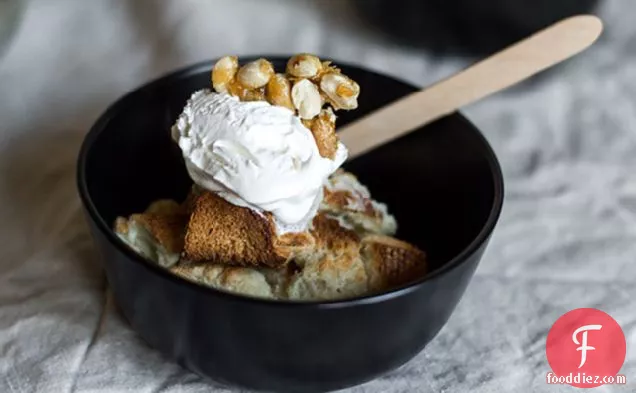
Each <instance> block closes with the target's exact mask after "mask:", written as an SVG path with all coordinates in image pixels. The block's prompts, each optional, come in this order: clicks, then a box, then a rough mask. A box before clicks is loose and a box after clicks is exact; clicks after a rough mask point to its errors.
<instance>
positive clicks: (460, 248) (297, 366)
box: [78, 58, 503, 392]
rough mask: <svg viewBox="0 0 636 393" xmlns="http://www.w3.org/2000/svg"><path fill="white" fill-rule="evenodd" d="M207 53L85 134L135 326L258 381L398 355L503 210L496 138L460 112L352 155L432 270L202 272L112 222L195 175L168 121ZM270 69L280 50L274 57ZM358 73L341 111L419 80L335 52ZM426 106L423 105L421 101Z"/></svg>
mask: <svg viewBox="0 0 636 393" xmlns="http://www.w3.org/2000/svg"><path fill="white" fill-rule="evenodd" d="M212 64H213V63H212V62H206V63H202V64H198V65H195V66H192V67H189V68H187V69H184V70H181V71H178V72H176V73H173V74H171V75H168V76H165V77H163V78H161V79H159V80H156V81H154V82H152V83H150V84H148V85H146V86H143V87H141V88H140V89H138V90H136V91H134V92H132V93H130V94H128V95H126V96H125V97H123V98H122V99H120V100H119V101H117V102H116V103H115V104H114V105H113V106H112V107H110V108H109V109H108V110H107V111H106V113H105V114H104V115H103V116H102V117H101V118H100V119H99V120H98V121H97V123H96V124H95V125H94V126H93V128H92V129H91V131H90V132H89V133H88V135H87V136H86V139H85V141H84V144H83V146H82V149H81V152H80V155H79V162H78V186H79V193H80V195H81V199H82V202H83V204H84V208H85V211H86V216H87V217H88V222H89V224H90V228H91V232H92V235H93V237H94V239H95V242H96V244H97V249H98V251H99V253H100V254H101V257H102V261H103V266H104V269H105V271H106V275H107V278H108V282H109V284H110V286H111V288H112V291H113V293H114V296H115V299H116V302H117V304H118V306H119V308H120V309H121V312H122V313H123V315H124V316H125V318H126V319H127V320H128V321H129V322H130V324H131V325H132V327H133V329H135V330H136V331H137V332H138V333H139V335H140V336H141V337H142V338H143V339H144V340H145V341H147V342H148V344H150V345H151V346H152V347H154V348H157V349H158V350H160V351H161V352H163V353H164V354H165V355H167V356H168V357H169V358H170V359H173V360H175V361H177V362H179V363H180V364H182V365H183V366H185V367H186V368H188V369H190V370H192V371H195V372H197V373H199V374H201V375H204V376H207V377H209V378H210V379H212V380H214V381H217V382H220V383H225V384H230V385H234V386H240V387H245V388H251V389H256V390H268V391H278V392H281V391H294V392H300V391H328V390H334V389H339V388H345V387H347V386H352V385H356V384H359V383H362V382H365V381H368V380H371V379H373V378H375V377H377V376H379V375H382V374H383V373H386V372H388V371H390V370H392V369H395V368H397V367H399V366H400V365H402V364H404V363H405V362H407V361H408V360H410V359H411V358H412V357H413V356H415V355H416V354H417V353H418V352H420V351H421V350H422V349H423V348H424V346H425V345H426V344H427V343H428V342H429V341H430V340H431V339H432V338H433V337H435V335H436V334H437V333H438V332H439V330H440V329H441V328H442V327H443V326H444V324H445V323H446V321H447V320H448V318H449V316H450V315H451V313H452V312H453V309H454V308H455V306H456V305H457V302H458V301H459V299H460V298H461V296H462V294H463V293H464V290H465V289H466V286H467V285H468V282H469V280H470V278H471V276H472V275H473V272H474V271H475V268H476V267H477V264H478V262H479V260H480V258H481V255H482V253H483V251H484V248H485V247H486V244H487V242H488V239H489V237H490V235H491V233H492V231H493V229H494V227H495V223H496V222H497V219H498V217H499V213H500V210H501V207H502V199H503V183H502V175H501V171H500V168H499V165H498V163H497V159H496V157H495V155H494V154H493V151H492V150H491V148H490V146H489V145H488V143H487V142H486V140H485V139H484V137H483V136H482V134H480V132H479V131H478V130H477V129H476V128H475V127H474V126H473V125H472V124H471V123H470V122H468V121H467V120H466V119H465V118H464V117H463V116H461V115H460V114H453V115H451V116H448V117H446V118H443V119H441V120H439V121H437V122H435V123H433V124H431V125H429V126H427V127H425V128H424V129H422V130H419V131H417V132H414V133H412V134H410V135H407V136H406V137H403V138H401V139H399V140H397V141H395V142H393V143H391V144H389V145H386V146H383V147H381V148H378V149H377V150H375V151H373V152H370V153H368V154H367V155H365V156H362V157H360V158H357V159H355V160H353V161H352V162H349V163H347V164H346V168H347V169H349V170H351V171H353V172H354V173H355V174H357V175H358V176H359V178H360V179H361V181H362V182H363V183H364V184H366V185H368V186H369V188H370V190H371V192H372V194H373V195H374V196H375V197H376V198H377V199H378V200H380V201H384V202H387V203H388V205H389V207H390V210H391V211H392V212H393V213H394V214H395V215H396V217H397V219H398V223H399V225H400V229H399V234H398V235H399V237H400V238H403V239H405V240H408V241H411V242H413V243H415V244H417V245H419V246H420V247H421V248H423V249H424V250H426V252H427V253H428V255H429V258H430V263H431V267H432V271H431V272H430V274H428V276H427V277H425V278H423V279H422V280H420V281H419V282H417V283H414V284H412V285H409V286H407V287H403V288H397V289H395V290H393V291H390V292H387V293H384V294H380V295H377V296H368V297H364V298H358V299H353V300H346V301H335V302H322V303H293V302H275V301H269V300H260V299H254V298H249V297H244V296H240V295H233V294H229V293H225V292H221V291H218V290H215V289H211V288H207V287H204V286H201V285H197V284H194V283H191V282H188V281H185V280H183V279H180V278H178V277H176V276H173V275H172V274H170V273H169V272H167V271H166V270H164V269H162V268H161V267H158V266H156V265H154V264H153V263H152V262H150V261H148V260H146V259H144V258H142V257H140V256H139V255H137V254H135V252H133V251H132V250H130V249H129V248H128V247H127V246H126V245H125V244H124V243H122V242H121V241H120V240H119V239H118V238H117V237H116V235H115V234H114V233H113V232H112V230H111V226H112V223H113V221H114V220H115V217H116V216H118V215H128V214H131V213H134V212H139V211H142V210H143V209H145V208H146V206H147V205H148V204H149V203H150V202H151V201H153V200H155V199H157V198H176V199H178V200H180V199H182V198H184V197H185V195H186V192H187V190H188V187H189V185H190V179H189V178H188V175H187V172H186V170H185V168H184V164H183V162H182V159H181V156H180V153H179V150H178V147H177V146H176V145H175V144H174V143H173V142H172V141H171V139H170V131H169V130H170V126H171V125H172V124H173V122H174V121H175V119H176V118H177V116H178V114H179V113H180V112H181V110H182V108H183V106H184V104H185V102H186V100H187V98H188V97H189V96H190V94H191V93H192V92H193V91H195V90H197V89H200V88H205V87H208V86H209V84H210V78H209V71H210V69H211V66H212ZM274 64H275V66H276V68H277V69H283V66H284V60H283V59H280V58H276V59H275V61H274ZM337 64H338V65H340V66H342V69H343V72H345V73H346V74H348V75H350V76H351V77H352V78H353V79H354V80H356V81H357V82H359V84H360V86H361V87H362V95H361V97H360V108H359V109H358V110H357V111H353V112H350V113H344V114H342V115H341V116H340V124H344V123H346V122H347V121H350V120H351V119H354V118H355V117H357V116H360V115H362V114H364V113H365V112H369V111H372V110H374V109H376V108H378V107H381V106H383V105H384V104H386V103H388V102H390V101H393V100H395V99H397V98H398V97H400V96H403V95H405V94H407V93H409V92H411V91H413V90H415V87H414V86H411V85H408V84H406V83H403V82H400V81H398V80H395V79H393V78H390V77H387V76H383V75H380V74H377V73H374V72H371V71H366V70H362V69H360V68H356V67H350V66H346V65H343V64H341V63H337ZM422 110H426V108H422Z"/></svg>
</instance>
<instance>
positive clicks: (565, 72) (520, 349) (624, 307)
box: [0, 0, 636, 393]
mask: <svg viewBox="0 0 636 393" xmlns="http://www.w3.org/2000/svg"><path fill="white" fill-rule="evenodd" d="M25 4H26V12H25V15H24V19H23V20H22V24H21V26H20V30H19V31H18V33H17V35H16V36H15V37H14V40H13V42H12V45H11V47H10V48H8V50H7V51H6V52H5V54H4V56H3V57H2V58H0V148H1V153H0V182H1V183H0V184H1V187H0V206H1V208H0V223H2V225H0V233H1V236H2V237H1V238H0V239H1V240H2V258H0V392H3V393H29V392H54V393H58V392H81V393H88V392H135V393H138V392H147V393H150V392H191V393H194V392H222V391H229V390H227V388H225V387H220V386H216V385H212V384H209V383H207V382H205V381H203V380H202V379H200V378H199V377H197V376H195V375H193V374H192V373H190V372H188V371H186V370H184V369H182V368H181V367H179V366H177V365H175V364H174V363H172V362H170V361H168V360H166V359H165V358H164V357H162V356H161V355H160V354H159V353H157V352H156V351H154V350H152V349H151V348H149V347H148V346H147V345H146V344H144V343H143V342H142V341H141V340H140V339H139V337H138V336H137V335H136V334H135V333H134V332H133V331H132V330H131V329H130V328H129V327H128V325H127V324H126V323H125V322H124V321H123V320H122V318H121V316H120V314H119V313H118V312H117V311H116V309H115V307H114V306H113V302H112V299H111V296H110V295H109V291H108V287H107V284H106V282H105V279H104V275H103V273H102V272H101V271H100V269H99V268H98V265H97V261H96V254H95V249H94V247H93V245H92V243H91V241H90V239H89V235H88V232H87V228H86V226H85V224H84V222H83V218H82V216H81V213H80V202H79V200H78V197H77V195H76V190H75V184H74V172H75V159H76V154H77V151H78V147H79V145H80V142H81V140H82V137H83V135H84V134H85V133H86V131H87V129H88V127H89V126H90V125H91V123H92V121H94V120H95V119H96V117H97V116H98V115H99V114H100V113H101V112H102V111H103V110H104V109H105V107H106V106H107V105H108V104H109V103H111V102H112V101H114V100H115V99H116V98H118V97H119V96H120V95H122V94H123V93H125V92H126V91H128V90H130V89H133V88H135V87H136V86H138V85H139V84H141V83H143V82H146V81H148V80H150V79H151V78H154V77H157V76H159V75H161V74H163V73H165V72H168V71H171V70H173V69H174V68H177V67H181V66H186V65H188V64H190V63H193V62H196V61H200V60H204V59H209V58H213V57H216V56H220V55H223V54H228V53H236V54H239V55H247V54H254V53H267V54H278V53H280V54H283V53H291V52H298V51H309V52H315V53H319V54H321V55H324V56H327V57H331V58H335V59H339V60H342V61H348V62H352V63H356V64H362V65H364V66H366V67H369V68H372V69H375V70H378V71H381V72H385V73H387V74H389V75H393V76H396V77H399V78H403V79H405V80H408V81H411V82H413V83H416V84H418V85H422V86H423V85H426V84H428V83H431V82H433V81H435V80H438V79H440V78H442V77H444V76H446V75H449V74H451V73H452V72H454V71H455V70H458V69H460V68H461V67H462V66H464V65H465V63H464V61H463V60H460V59H445V60H440V59H434V58H431V57H430V56H428V55H427V54H425V53H422V52H418V51H414V50H410V49H407V48H403V47H400V46H397V45H395V44H392V43H390V42H387V41H385V40H383V39H380V38H378V37H376V36H375V35H374V34H373V33H372V32H370V31H369V29H365V28H364V26H361V24H362V22H361V21H360V20H358V19H357V18H356V17H355V15H354V14H353V13H352V12H351V11H350V10H349V8H348V7H346V3H345V2H335V1H323V2H309V1H294V0H279V1H262V0H227V1H209V0H180V1H124V0H121V1H115V0H112V1H108V0H91V1H80V0H33V1H29V2H25ZM272 11H273V12H272ZM634 13H636V2H631V1H616V0H614V1H606V2H605V5H604V8H603V10H602V15H603V17H604V18H605V21H606V23H607V27H608V31H607V33H606V34H605V35H604V37H603V39H602V40H601V42H600V43H599V44H598V45H597V46H595V47H594V48H593V49H592V50H590V51H589V52H586V53H585V54H584V55H582V56H580V57H578V58H577V59H575V60H573V61H570V62H568V63H567V64H566V65H565V66H564V67H561V68H560V70H559V71H558V72H556V73H554V74H552V75H551V76H550V77H549V78H546V79H545V80H543V81H542V83H537V84H532V85H529V86H526V87H524V88H523V89H513V90H511V91H508V92H506V93H503V94H500V95H497V96H495V97H492V98H490V99H488V100H486V101H483V102H481V103H479V104H476V105H473V106H471V107H469V108H467V109H466V111H465V112H466V114H467V115H468V116H469V117H470V119H472V120H473V121H474V122H475V123H476V124H477V125H478V126H479V127H480V128H481V129H482V130H483V131H484V133H485V135H486V136H487V138H488V139H489V141H490V142H491V143H492V145H493V146H494V148H495V150H496V152H497V154H498V156H499V157H500V159H501V164H502V166H503V169H504V172H505V178H506V179H505V180H506V202H505V208H504V212H503V215H502V217H501V221H500V224H499V226H498V228H497V230H496V232H495V234H494V237H493V239H492V242H491V245H490V247H489V249H488V251H487V252H486V254H485V255H484V258H483V261H482V264H481V265H480V267H479V269H478V271H477V273H476V276H475V277H474V279H473V281H472V282H471V284H470V286H469V288H468V290H467V293H466V295H465V296H464V298H463V300H462V301H461V303H460V304H459V306H458V308H457V310H456V312H455V313H454V314H453V316H452V317H451V319H450V320H449V322H448V324H447V325H446V327H445V328H444V329H443V330H442V331H441V332H440V334H439V336H438V337H437V338H436V339H435V340H434V341H433V342H431V344H430V345H429V346H428V347H427V348H426V349H425V350H424V351H423V352H422V353H421V354H420V355H418V356H417V357H416V358H415V359H413V361H411V362H410V363H408V364H407V365H405V366H404V367H402V368H401V369H399V370H396V371H394V372H392V373H390V374H389V375H387V376H385V377H383V378H380V379H378V380H375V381H373V382H370V383H367V384H365V385H362V386H359V387H356V388H353V389H351V391H352V392H407V391H408V392H411V391H414V392H415V391H416V392H459V393H461V392H474V393H486V392H494V393H498V392H529V391H533V392H546V393H554V392H573V391H576V389H574V388H570V387H568V386H555V385H547V384H546V378H545V377H546V373H547V372H548V371H550V369H549V366H548V364H547V361H546V357H545V338H546V334H547V331H548V329H549V328H550V326H551V325H552V323H554V321H555V320H556V319H557V318H558V317H559V316H560V315H561V314H563V313H565V312H566V311H569V310H571V309H574V308H578V307H597V308H600V309H602V310H604V311H606V312H608V313H610V314H611V315H612V316H613V317H614V318H616V319H617V320H618V322H619V323H620V324H621V325H622V327H623V329H624V331H625V336H626V339H627V346H628V348H627V359H626V362H625V365H624V367H623V369H622V373H623V374H625V375H627V382H628V383H627V385H626V386H604V387H601V388H598V389H596V390H595V391H598V392H613V391H634V390H636V389H635V386H636V352H635V351H634V349H636V348H635V347H634V343H635V342H636V308H635V307H634V302H633V299H634V298H636V285H634V284H635V283H636V260H635V259H636V258H635V257H636V179H635V175H636V173H635V169H636V103H635V102H636V27H634V24H633V18H632V17H631V16H630V15H634ZM237 20H242V21H243V22H244V24H242V25H237V24H234V23H235V21H237Z"/></svg>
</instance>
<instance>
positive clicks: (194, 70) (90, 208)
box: [76, 55, 504, 309]
mask: <svg viewBox="0 0 636 393" xmlns="http://www.w3.org/2000/svg"><path fill="white" fill-rule="evenodd" d="M258 58H266V59H269V60H270V61H274V62H280V61H283V62H284V61H286V59H287V58H289V56H281V55H270V56H266V55H252V56H243V57H242V58H241V62H243V61H252V60H255V59H258ZM216 60H218V59H212V60H204V61H200V62H197V63H194V64H191V65H189V66H185V67H181V68H179V69H177V70H175V71H172V72H169V73H166V74H164V75H162V76H159V77H157V78H155V79H152V80H150V81H149V82H146V83H144V84H142V85H141V86H139V87H137V88H135V89H133V90H131V91H129V92H128V93H126V94H124V95H123V96H122V97H120V98H119V99H117V100H116V101H115V102H114V103H112V104H111V105H109V106H108V107H107V109H106V110H105V111H104V112H103V113H102V115H100V116H99V118H98V119H97V121H96V122H95V123H94V124H93V125H92V126H91V128H90V130H89V131H88V133H87V134H86V135H85V137H84V140H83V142H82V145H81V147H80V151H79V155H78V158H77V167H76V182H77V188H78V192H79V195H80V199H81V201H82V203H83V205H84V208H85V210H86V212H87V213H88V216H89V217H90V219H91V220H92V221H93V222H94V223H95V224H96V226H97V228H99V230H100V231H101V232H102V234H103V235H104V236H105V237H106V239H107V240H108V241H109V243H110V244H111V245H112V246H113V247H115V248H116V249H118V250H119V252H121V253H123V254H124V255H126V256H127V257H128V259H130V260H131V261H132V263H137V264H139V265H140V266H142V267H144V268H146V269H148V270H150V271H152V272H153V273H155V274H159V275H160V276H162V277H164V278H165V279H168V280H170V281H172V282H173V283H175V284H180V285H183V286H186V287H189V288H190V289H192V290H195V291H199V292H200V293H202V294H204V295H206V296H217V297H218V296H220V297H226V298H227V299H228V300H232V301H236V302H247V303H254V304H261V305H264V306H271V307H295V308H321V309H332V308H347V307H353V306H359V305H363V304H374V303H381V302H384V301H388V300H391V299H394V298H398V297H401V296H404V295H407V294H409V293H411V292H415V291H417V290H418V289H419V288H420V287H422V286H424V285H426V284H427V283H428V282H430V281H433V280H434V279H436V278H437V277H439V276H442V275H444V274H447V273H449V272H450V271H452V270H454V269H455V268H457V267H458V266H460V265H462V264H463V263H465V262H466V261H467V260H468V259H469V257H470V256H471V255H473V254H474V253H475V252H476V251H477V250H478V249H479V248H480V247H481V246H482V245H483V244H484V243H486V242H488V241H489V239H490V237H491V235H492V233H493V231H494V229H495V226H496V224H497V221H498V220H499V217H500V215H501V211H502V208H503V201H504V180H503V173H502V170H501V166H500V164H499V160H498V159H497V156H496V154H495V152H494V150H493V149H492V146H491V145H490V144H489V143H488V140H487V139H486V137H485V136H484V135H483V134H482V132H481V131H480V130H479V129H478V128H477V127H476V126H475V125H474V124H473V123H472V122H471V121H470V120H468V119H467V118H466V117H465V116H464V115H462V114H461V112H459V111H458V112H454V113H451V114H450V115H448V116H447V117H454V118H456V119H457V120H459V121H460V122H462V123H464V125H465V126H466V127H468V128H470V129H472V131H473V132H475V133H476V136H477V137H478V138H479V139H480V140H481V142H482V143H483V148H484V153H485V155H486V159H487V161H488V164H489V167H490V173H491V176H492V177H493V183H494V190H493V191H494V192H493V195H494V200H493V203H492V207H491V209H490V212H489V214H488V218H487V219H486V222H485V224H484V225H483V226H482V228H481V229H480V231H479V233H478V234H477V236H475V237H474V239H473V240H472V241H471V242H470V243H469V244H468V245H466V246H465V247H464V249H463V250H462V251H461V252H460V253H458V254H457V255H455V257H453V258H452V259H450V260H449V261H447V262H445V263H443V264H442V265H441V266H440V267H439V268H438V269H436V270H433V271H431V272H430V273H427V274H426V275H424V276H423V277H422V278H420V279H418V280H415V281H412V282H410V283H408V284H405V285H401V286H398V287H395V288H393V289H390V290H388V291H384V292H380V293H375V294H368V295H363V296H358V297H354V298H346V299H336V300H309V301H298V300H286V299H283V300H280V299H268V298H260V297H255V296H249V295H244V294H240V293H233V292H229V291H224V290H221V289H216V288H213V287H210V286H207V285H204V284H201V283H198V282H194V281H191V280H187V279H185V278H182V277H179V276H177V275H175V274H173V273H171V272H170V271H168V269H166V268H164V267H162V266H159V265H158V264H156V263H154V262H153V261H151V260H150V259H148V258H146V257H144V256H142V255H140V254H138V253H137V252H136V251H134V250H133V249H132V248H131V247H129V246H128V245H127V244H125V243H124V241H123V240H121V239H120V238H119V236H117V235H116V234H115V232H114V231H113V229H112V227H111V225H108V223H107V222H106V221H105V220H104V218H103V217H102V216H101V214H99V212H98V211H97V208H96V207H95V205H94V204H93V201H92V199H91V197H90V195H89V192H88V184H87V179H86V162H87V160H88V156H89V153H90V151H91V148H92V147H93V145H94V143H95V141H96V140H97V139H98V138H99V136H100V135H101V133H102V132H103V131H104V129H105V128H106V126H107V124H108V123H109V121H110V120H111V119H112V118H113V117H115V116H117V114H118V112H119V111H120V109H121V108H122V107H125V106H126V104H127V102H128V101H129V100H131V99H132V97H133V96H136V95H138V94H139V93H141V92H143V91H145V90H150V89H154V88H155V87H156V86H159V85H162V84H166V83H172V82H173V81H174V80H175V79H179V78H183V77H187V76H191V75H194V74H199V73H201V72H202V71H207V72H209V71H210V70H211V69H212V66H213V65H214V63H215V61H216ZM334 63H336V64H338V65H340V66H343V67H347V68H352V69H357V70H358V71H361V72H363V73H368V74H372V75H374V76H376V77H380V78H389V79H391V80H393V81H394V82H398V83H399V84H402V85H404V86H405V87H407V88H409V89H410V90H412V91H416V90H419V89H420V88H418V87H417V86H415V85H413V84H411V83H409V82H406V81H404V80H402V79H399V78H396V77H394V76H391V75H387V74H383V73H381V72H376V71H373V70H370V69H368V68H366V67H365V66H361V65H358V64H353V63H347V62H341V61H338V60H334ZM104 263H108V261H104Z"/></svg>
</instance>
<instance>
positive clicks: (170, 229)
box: [130, 213, 188, 254]
mask: <svg viewBox="0 0 636 393" xmlns="http://www.w3.org/2000/svg"><path fill="white" fill-rule="evenodd" d="M130 219H131V220H133V221H136V222H138V223H140V224H141V225H143V226H144V227H145V228H146V230H147V231H148V232H150V233H151V234H152V235H153V236H154V237H155V239H157V242H159V244H161V245H162V246H163V247H164V248H165V249H166V251H168V252H169V253H173V254H178V253H180V252H181V250H183V230H184V228H185V226H186V223H187V222H188V216H187V215H185V214H159V213H142V214H133V215H132V216H130Z"/></svg>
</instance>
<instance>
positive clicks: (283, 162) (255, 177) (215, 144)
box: [172, 89, 348, 233]
mask: <svg viewBox="0 0 636 393" xmlns="http://www.w3.org/2000/svg"><path fill="white" fill-rule="evenodd" d="M172 138H173V139H174V140H175V141H176V142H177V143H178V144H179V147H180V148H181V151H182V153H183V157H184V159H185V163H186V168H187V170H188V173H189V175H190V177H191V178H192V180H193V181H194V182H195V183H196V184H198V185H199V186H201V187H203V188H205V189H207V190H210V191H212V192H215V193H217V194H218V195H219V196H221V197H222V198H224V199H225V200H227V201H228V202H230V203H232V204H235V205H238V206H242V207H248V208H251V209H253V210H255V211H257V212H260V213H263V212H270V213H271V214H272V216H273V218H274V222H275V224H276V227H277V230H278V232H279V233H285V232H298V231H304V230H305V229H307V227H308V226H309V223H310V222H311V220H312V219H313V217H314V215H315V214H316V212H317V210H318V207H319V205H320V202H321V201H322V197H323V185H324V184H325V182H326V181H327V178H328V177H329V176H330V175H331V174H332V173H333V172H335V171H336V170H337V169H338V168H339V167H340V166H341V165H342V163H343V162H344V161H345V160H346V158H347V154H348V153H347V149H346V148H345V146H344V145H343V144H342V143H339V145H338V150H337V153H336V157H335V159H334V160H331V159H329V158H325V157H322V156H321V155H320V153H319V152H318V146H317V145H316V141H315V140H314V137H313V135H312V134H311V131H310V130H309V129H308V128H307V127H305V126H304V125H303V123H302V122H301V120H300V118H298V116H296V115H295V114H294V113H293V112H292V111H291V110H289V109H287V108H283V107H279V106H273V105H271V104H269V103H267V102H262V101H257V102H241V101H240V100H239V99H238V98H237V97H233V96H230V95H228V94H225V93H223V94H219V93H215V92H212V91H210V90H207V89H206V90H200V91H197V92H195V93H194V94H192V96H191V97H190V99H189V100H188V102H187V104H186V106H185V108H184V109H183V112H182V113H181V115H180V116H179V118H178V119H177V121H176V123H175V124H174V126H173V127H172Z"/></svg>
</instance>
